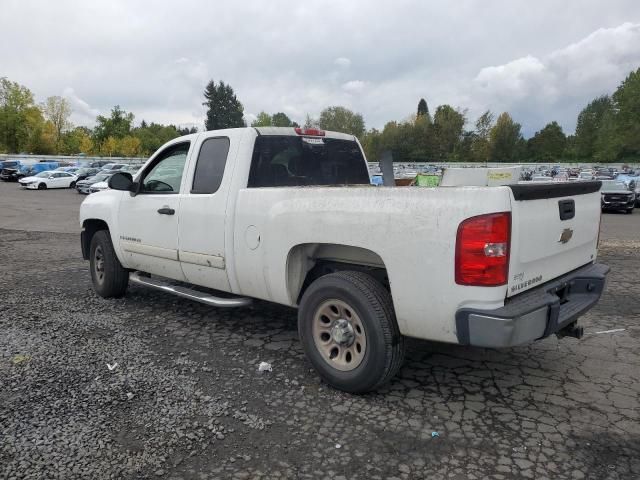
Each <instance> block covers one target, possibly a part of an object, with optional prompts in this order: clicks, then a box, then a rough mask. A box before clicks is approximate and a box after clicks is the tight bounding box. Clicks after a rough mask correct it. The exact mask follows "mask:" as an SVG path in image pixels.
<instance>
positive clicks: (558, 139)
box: [527, 121, 567, 162]
mask: <svg viewBox="0 0 640 480" xmlns="http://www.w3.org/2000/svg"><path fill="white" fill-rule="evenodd" d="M527 143H528V146H527V148H528V150H529V154H530V156H531V158H532V159H533V160H535V161H537V162H549V161H558V160H560V159H561V158H562V154H563V153H564V150H565V147H566V145H567V137H566V136H565V134H564V132H563V131H562V127H561V126H560V125H558V122H555V121H554V122H550V123H548V124H547V125H545V127H544V128H543V129H542V130H540V131H538V132H536V133H535V135H534V136H533V137H531V138H530V139H529V141H528V142H527Z"/></svg>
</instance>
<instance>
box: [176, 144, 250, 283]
mask: <svg viewBox="0 0 640 480" xmlns="http://www.w3.org/2000/svg"><path fill="white" fill-rule="evenodd" d="M238 138H240V134H239V133H238V132H229V134H228V135H216V136H207V135H202V136H201V137H200V139H199V142H198V144H197V145H196V149H195V150H194V153H193V157H194V159H195V160H194V161H191V162H190V164H191V165H190V171H191V173H190V175H189V176H188V177H189V178H190V179H191V181H190V182H189V185H187V186H186V188H185V192H184V195H183V198H182V204H181V211H180V224H179V226H178V238H179V257H180V263H181V265H182V271H183V272H184V275H185V277H186V278H187V281H188V282H189V283H194V284H196V285H201V286H205V287H209V288H213V289H216V290H223V291H230V290H231V289H230V286H229V278H228V276H227V263H226V258H225V232H226V229H227V228H229V227H228V222H230V219H228V218H227V199H228V196H229V189H230V183H231V171H230V170H231V168H230V166H231V165H232V164H233V162H232V161H231V159H233V158H235V155H236V154H237V149H238V144H239V141H237V139H238Z"/></svg>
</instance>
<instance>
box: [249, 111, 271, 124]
mask: <svg viewBox="0 0 640 480" xmlns="http://www.w3.org/2000/svg"><path fill="white" fill-rule="evenodd" d="M272 125H273V121H272V120H271V115H269V114H268V113H267V112H260V113H259V114H258V116H257V117H256V119H255V120H254V121H253V122H251V126H252V127H271V126H272Z"/></svg>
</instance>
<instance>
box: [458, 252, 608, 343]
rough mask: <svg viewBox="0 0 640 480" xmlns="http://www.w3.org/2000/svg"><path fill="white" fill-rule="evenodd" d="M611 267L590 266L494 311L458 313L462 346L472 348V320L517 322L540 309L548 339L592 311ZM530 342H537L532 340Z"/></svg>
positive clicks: (465, 311) (470, 310) (464, 310)
mask: <svg viewBox="0 0 640 480" xmlns="http://www.w3.org/2000/svg"><path fill="white" fill-rule="evenodd" d="M608 273H609V267H608V266H607V265H604V264H602V263H594V264H589V265H586V266H584V267H581V268H578V269H577V270H574V271H572V272H570V273H568V274H566V275H564V276H562V277H558V278H556V279H554V280H551V281H550V282H547V283H545V284H543V285H541V286H539V287H537V288H534V289H532V290H528V291H526V292H524V293H521V294H519V295H516V296H515V297H511V298H509V299H507V301H506V302H505V305H504V307H501V308H497V309H495V310H480V309H477V308H462V309H460V310H458V311H457V312H456V334H457V337H458V343H460V344H461V345H473V344H474V342H473V338H470V337H471V334H470V328H469V317H470V316H471V315H477V316H481V317H491V318H495V319H504V320H515V321H517V320H518V319H519V318H522V317H524V316H525V315H528V314H530V313H532V312H535V311H536V310H540V309H541V308H545V307H546V308H547V319H546V327H545V330H544V333H543V335H542V336H541V337H539V338H545V337H547V336H549V335H551V334H553V333H555V332H557V331H559V330H561V329H562V328H564V327H565V326H567V325H569V324H570V323H572V322H574V321H576V319H577V318H578V317H580V316H581V315H583V314H584V313H585V312H586V311H587V310H589V309H590V308H592V307H593V306H594V305H595V304H596V303H597V302H598V300H599V299H600V296H601V295H602V292H603V291H604V286H605V280H606V276H607V274H608ZM531 340H536V339H534V338H532V339H531Z"/></svg>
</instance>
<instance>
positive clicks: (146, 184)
mask: <svg viewBox="0 0 640 480" xmlns="http://www.w3.org/2000/svg"><path fill="white" fill-rule="evenodd" d="M188 151H189V142H186V143H179V144H177V145H171V146H170V147H168V148H167V149H166V150H164V151H163V152H161V153H160V155H158V157H157V158H156V160H155V161H154V162H153V164H152V165H151V169H150V170H148V171H147V172H146V173H145V175H144V177H143V178H142V180H141V181H142V185H141V188H140V193H179V192H180V183H181V182H182V173H183V172H184V164H185V161H186V159H187V152H188Z"/></svg>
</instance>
